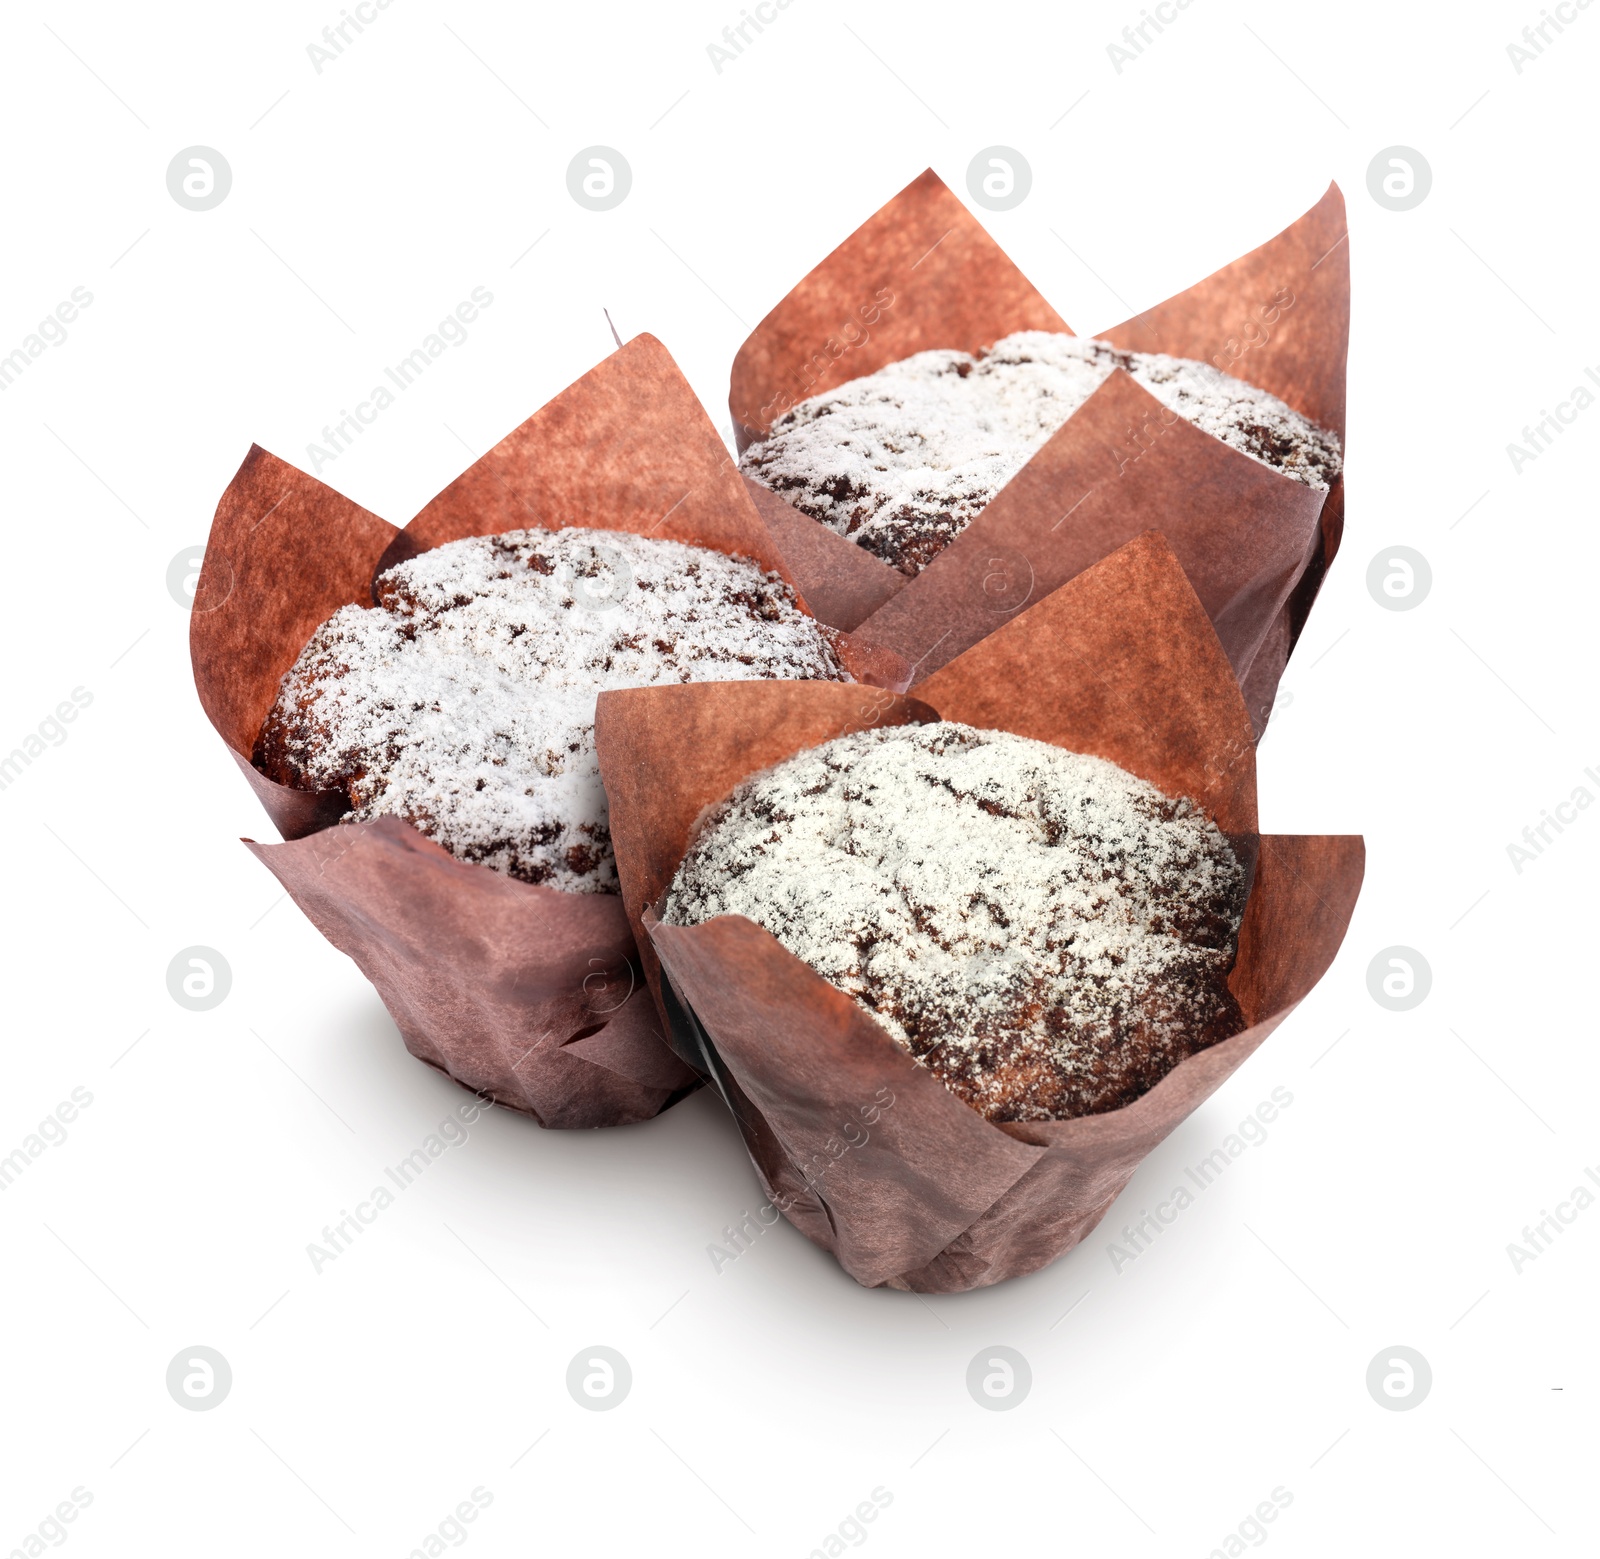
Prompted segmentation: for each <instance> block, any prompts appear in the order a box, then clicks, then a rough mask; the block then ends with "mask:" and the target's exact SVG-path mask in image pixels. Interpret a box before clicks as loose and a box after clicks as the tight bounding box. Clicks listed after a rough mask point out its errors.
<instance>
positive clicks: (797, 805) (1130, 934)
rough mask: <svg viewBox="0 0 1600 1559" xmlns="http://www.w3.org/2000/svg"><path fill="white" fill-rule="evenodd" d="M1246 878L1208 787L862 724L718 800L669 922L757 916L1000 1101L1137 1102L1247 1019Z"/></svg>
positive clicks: (916, 1051) (938, 1068) (1008, 746)
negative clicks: (1237, 978) (1240, 958)
mask: <svg viewBox="0 0 1600 1559" xmlns="http://www.w3.org/2000/svg"><path fill="white" fill-rule="evenodd" d="M1244 894H1245V875H1244V871H1243V869H1242V867H1241V865H1240V863H1239V861H1238V859H1237V857H1236V856H1235V855H1234V852H1233V850H1232V848H1231V847H1230V845H1229V843H1228V841H1227V839H1226V838H1224V836H1223V835H1222V833H1221V832H1220V831H1219V830H1218V829H1217V827H1216V825H1215V824H1214V823H1213V822H1211V820H1210V819H1208V818H1207V817H1205V816H1204V815H1203V814H1202V813H1201V812H1200V811H1199V809H1198V808H1197V807H1195V805H1194V804H1193V803H1192V802H1190V801H1187V800H1172V799H1169V798H1168V797H1166V796H1164V795H1162V794H1161V792H1160V791H1158V790H1157V789H1156V788H1155V787H1154V786H1153V785H1150V784H1147V783H1146V782H1145V781H1144V780H1141V779H1139V778H1137V777H1136V776H1134V775H1132V774H1129V773H1128V772H1127V771H1126V770H1124V769H1121V768H1119V767H1117V765H1116V764H1114V763H1109V762H1107V761H1106V760H1104V759H1102V758H1095V757H1088V756H1085V755H1083V754H1079V753H1073V752H1067V751H1064V750H1063V749H1061V748H1058V747H1053V746H1050V745H1049V744H1047V743H1044V742H1037V741H1032V740H1029V739H1028V738H1026V737H1021V736H1016V735H1013V734H1012V733H1010V732H1006V731H987V730H976V729H974V728H972V727H970V726H966V725H960V724H957V723H955V722H952V721H941V722H937V723H934V724H930V725H922V726H895V727H889V728H885V729H879V730H872V731H863V732H859V733H856V734H854V735H849V736H842V737H839V738H837V739H835V740H833V741H830V742H826V743H824V744H822V745H821V746H818V747H815V748H812V749H810V750H808V751H806V752H802V753H799V754H797V755H796V756H795V757H793V758H791V759H789V760H787V761H786V762H784V763H781V764H778V765H776V766H775V767H774V768H771V769H768V770H766V771H764V772H763V773H760V774H757V775H753V776H752V777H751V778H749V779H747V780H746V781H745V782H744V783H743V784H741V785H740V786H739V787H738V788H737V789H736V790H735V791H734V792H733V793H732V795H730V796H729V797H728V798H727V800H725V801H724V802H722V803H721V804H720V805H719V806H718V807H716V808H714V809H713V810H712V811H711V812H710V813H708V815H707V817H706V818H705V820H704V821H703V823H702V825H701V828H700V830H699V832H698V834H697V836H696V839H695V841H694V843H693V844H692V846H691V848H690V850H689V852H688V854H687V855H686V856H685V858H684V860H683V863H682V864H681V866H680V867H679V868H678V872H677V874H676V876H675V877H674V879H673V882H672V886H671V888H670V889H669V890H668V893H667V895H666V899H665V903H664V905H663V907H662V915H661V918H662V919H663V920H664V921H666V922H668V923H670V924H674V925H694V924H698V923H700V922H702V921H705V920H709V919H711V918H713V917H714V916H717V915H743V916H745V917H746V918H748V919H750V920H753V921H755V922H756V923H757V924H758V925H761V926H764V927H765V928H766V929H767V930H768V931H770V932H771V933H772V935H773V936H774V937H776V938H777V940H778V941H779V942H781V943H782V944H783V946H784V947H786V948H787V949H788V950H789V951H790V952H791V953H793V954H794V955H795V956H796V957H797V958H800V959H802V960H803V961H804V962H806V963H807V964H809V965H810V966H811V967H812V968H813V969H815V970H816V972H817V973H818V974H820V975H821V976H822V977H823V978H824V979H825V980H827V981H829V982H830V983H831V984H833V985H835V986H837V987H838V988H839V989H840V990H842V991H844V992H845V993H846V994H848V995H849V996H851V997H853V998H854V999H855V1000H856V1001H857V1002H858V1003H860V1005H861V1006H862V1007H864V1008H865V1009H866V1010H867V1011H868V1012H870V1013H872V1014H873V1015H874V1016H875V1017H876V1018H877V1019H878V1021H879V1022H880V1023H882V1025H883V1027H884V1028H885V1029H886V1030H887V1031H888V1033H889V1034H890V1036H891V1037H892V1038H893V1039H894V1041H895V1042H896V1043H897V1044H899V1045H900V1046H901V1047H902V1048H904V1049H905V1050H907V1051H909V1052H910V1053H911V1055H912V1056H913V1057H915V1058H916V1059H917V1060H918V1061H919V1062H920V1063H922V1064H924V1065H926V1066H927V1067H928V1068H929V1069H930V1070H931V1071H932V1072H933V1073H934V1074H935V1075H936V1076H937V1077H938V1078H939V1079H940V1080H941V1081H942V1082H943V1083H944V1084H945V1086H946V1087H947V1088H949V1089H950V1090H951V1092H952V1093H954V1094H956V1095H957V1096H958V1097H959V1098H961V1099H963V1100H965V1102H966V1103H968V1104H969V1105H971V1106H972V1108H974V1109H975V1110H977V1111H978V1112H979V1113H980V1114H982V1115H985V1116H987V1117H988V1118H990V1119H992V1120H998V1121H1037V1120H1059V1119H1067V1118H1069V1117H1071V1116H1076V1115H1084V1114H1092V1113H1095V1112H1098V1111H1101V1110H1108V1109H1113V1108H1115V1107H1117V1106H1118V1105H1121V1104H1126V1103H1129V1102H1130V1101H1132V1100H1133V1099H1136V1098H1138V1097H1139V1096H1140V1095H1141V1094H1143V1093H1145V1092H1146V1091H1147V1090H1148V1089H1150V1088H1151V1087H1153V1086H1154V1084H1155V1083H1157V1082H1158V1081H1159V1080H1160V1079H1161V1078H1162V1077H1163V1076H1165V1074H1166V1073H1167V1072H1168V1071H1169V1070H1170V1069H1171V1068H1172V1067H1173V1066H1174V1065H1175V1064H1176V1063H1177V1062H1178V1061H1180V1060H1181V1059H1182V1058H1183V1057H1184V1056H1186V1055H1189V1054H1192V1053H1193V1052H1194V1051H1196V1050H1199V1049H1203V1048H1204V1047H1205V1046H1206V1045H1209V1044H1212V1043H1214V1042H1216V1041H1217V1040H1219V1039H1222V1038H1225V1037H1226V1036H1227V1035H1228V1034H1232V1033H1235V1032H1237V1031H1238V1030H1239V1029H1240V1028H1242V1027H1243V1026H1244V1025H1243V1018H1242V1016H1241V1014H1240V1012H1239V1008H1238V1006H1237V1003H1236V1002H1235V1001H1234V999H1233V997H1232V995H1231V993H1230V992H1229V991H1228V988H1227V976H1228V973H1229V971H1230V970H1231V968H1232V966H1233V958H1234V951H1235V946H1236V940H1237V934H1238V928H1239V922H1240V918H1241V916H1242V915H1243V911H1244Z"/></svg>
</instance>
